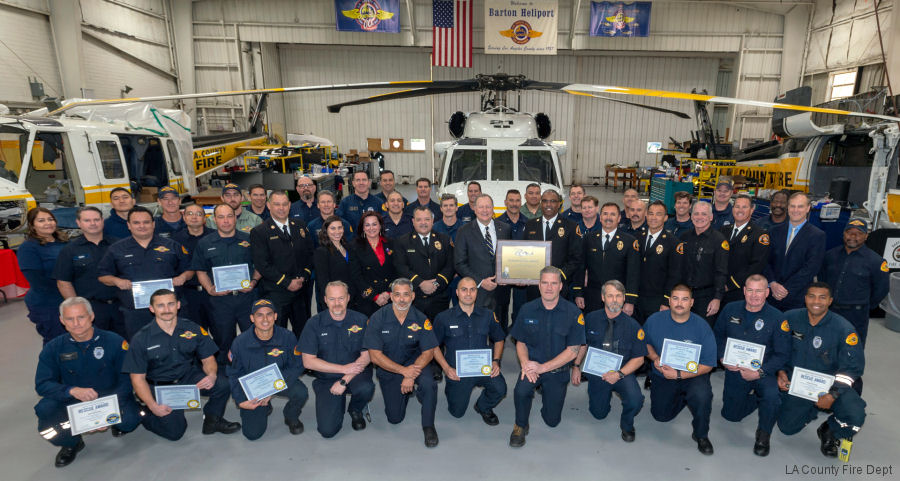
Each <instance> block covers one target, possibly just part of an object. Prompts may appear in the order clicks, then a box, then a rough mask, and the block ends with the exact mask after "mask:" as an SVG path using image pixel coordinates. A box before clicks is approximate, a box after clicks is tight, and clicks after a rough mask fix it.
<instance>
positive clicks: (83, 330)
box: [34, 297, 141, 468]
mask: <svg viewBox="0 0 900 481" xmlns="http://www.w3.org/2000/svg"><path fill="white" fill-rule="evenodd" d="M59 309H60V313H61V314H60V316H59V319H60V322H62V324H63V326H65V328H66V331H68V332H67V333H66V334H62V335H60V336H58V337H56V338H55V339H53V340H52V341H50V342H48V343H47V344H46V345H45V346H44V348H43V350H42V351H41V355H40V357H39V358H38V366H37V373H36V374H35V376H34V384H35V391H37V393H38V395H39V396H41V400H40V402H38V403H37V405H36V406H35V407H34V412H35V414H37V418H38V432H40V434H41V436H42V437H43V438H44V439H46V440H47V441H49V442H50V444H52V445H54V446H59V447H60V450H59V453H58V454H57V455H56V467H57V468H62V467H64V466H68V465H69V464H70V463H72V461H74V460H75V456H76V455H77V454H78V452H79V451H81V450H82V449H84V441H83V440H82V439H81V435H74V436H73V435H72V432H71V429H70V427H69V426H68V422H67V421H68V420H69V414H68V412H67V409H66V406H68V405H70V404H74V403H78V402H85V401H93V400H96V399H97V398H100V397H104V396H109V395H113V394H115V395H116V397H117V398H118V402H119V418H120V419H121V422H120V423H119V424H115V425H113V426H112V427H111V428H110V430H111V431H112V435H113V436H114V437H120V436H123V435H124V434H125V433H129V432H131V431H133V430H134V429H135V428H137V426H138V424H140V422H141V415H140V414H139V412H140V408H139V407H138V405H137V403H136V402H134V395H133V394H132V392H131V380H129V379H128V375H127V374H124V373H122V360H123V359H124V358H125V352H126V351H127V350H128V343H127V342H126V341H125V340H124V339H122V338H121V337H120V336H119V335H118V334H115V333H113V332H110V331H104V330H101V329H94V327H93V320H94V313H93V312H92V311H91V303H90V301H88V300H87V299H85V298H83V297H70V298H68V299H66V300H65V301H63V302H62V304H60V306H59ZM63 426H65V427H63Z"/></svg>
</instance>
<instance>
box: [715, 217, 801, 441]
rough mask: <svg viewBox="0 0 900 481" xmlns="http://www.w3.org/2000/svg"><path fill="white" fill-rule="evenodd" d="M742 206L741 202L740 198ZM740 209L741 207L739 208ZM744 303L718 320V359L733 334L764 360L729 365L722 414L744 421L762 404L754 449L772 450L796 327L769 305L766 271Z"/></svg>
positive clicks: (747, 287)
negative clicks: (758, 348)
mask: <svg viewBox="0 0 900 481" xmlns="http://www.w3.org/2000/svg"><path fill="white" fill-rule="evenodd" d="M735 206H737V202H735ZM735 209H736V210H737V207H735ZM742 291H743V292H744V298H745V300H743V301H735V302H732V303H729V304H727V305H725V307H724V308H723V309H722V314H720V315H719V319H718V320H717V321H716V325H715V329H714V332H715V334H716V346H717V347H718V357H719V360H720V361H722V359H723V357H724V355H725V346H726V344H727V341H728V338H732V339H736V340H740V341H747V342H752V343H756V344H760V345H762V346H765V347H766V351H765V354H764V355H763V358H762V359H759V360H757V363H758V364H757V365H756V366H755V367H754V366H753V365H751V366H750V367H747V366H732V365H727V364H724V362H723V366H724V367H725V391H724V393H723V394H722V417H723V418H725V419H727V420H729V421H733V422H740V421H741V420H742V419H744V418H745V417H747V416H748V415H750V414H751V413H752V412H753V411H754V410H756V409H757V408H759V422H758V423H757V427H756V441H755V443H754V444H753V453H754V454H756V455H757V456H766V455H768V454H769V437H770V435H771V434H772V429H773V428H774V427H775V421H776V419H777V418H778V408H779V407H780V406H781V394H780V393H779V392H778V378H777V373H778V371H780V370H781V369H783V368H784V365H785V363H786V362H787V361H788V359H789V358H790V357H791V337H790V334H789V331H790V327H789V325H788V322H787V321H786V320H784V314H783V313H782V312H781V311H779V310H778V309H775V308H774V307H772V306H771V305H769V304H768V303H766V298H767V297H769V281H767V280H766V278H765V277H763V276H762V275H760V274H754V275H752V276H750V277H748V278H747V280H746V282H745V283H744V287H743V289H742Z"/></svg>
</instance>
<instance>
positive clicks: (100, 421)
mask: <svg viewBox="0 0 900 481" xmlns="http://www.w3.org/2000/svg"><path fill="white" fill-rule="evenodd" d="M66 409H67V410H68V411H69V425H70V426H71V429H72V435H73V436H75V435H78V434H81V433H86V432H88V431H93V430H95V429H100V428H105V427H106V426H112V425H113V424H119V423H120V422H122V414H121V413H120V412H119V398H117V397H116V395H115V394H113V395H110V396H104V397H101V398H97V399H94V400H93V401H86V402H83V403H76V404H71V405H69V406H67V407H66Z"/></svg>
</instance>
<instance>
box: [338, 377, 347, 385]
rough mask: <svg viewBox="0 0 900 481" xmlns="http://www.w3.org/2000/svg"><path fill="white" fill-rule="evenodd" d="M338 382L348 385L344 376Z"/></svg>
mask: <svg viewBox="0 0 900 481" xmlns="http://www.w3.org/2000/svg"><path fill="white" fill-rule="evenodd" d="M338 384H340V385H341V386H346V385H347V381H345V380H344V378H341V380H340V381H338Z"/></svg>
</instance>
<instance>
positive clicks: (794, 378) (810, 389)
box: [788, 366, 834, 402]
mask: <svg viewBox="0 0 900 481" xmlns="http://www.w3.org/2000/svg"><path fill="white" fill-rule="evenodd" d="M832 384H834V376H831V375H828V374H823V373H821V372H818V371H810V370H809V369H803V368H802V367H796V366H795V367H794V373H793V374H792V375H791V387H790V389H789V390H788V394H790V395H792V396H797V397H799V398H803V399H808V400H810V401H813V402H818V401H819V396H824V395H826V394H828V390H830V389H831V385H832Z"/></svg>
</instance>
